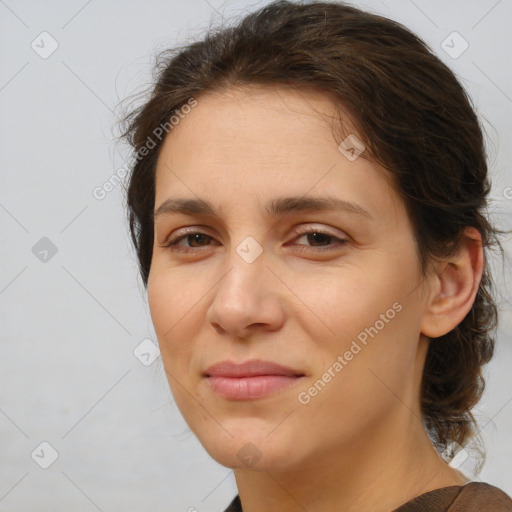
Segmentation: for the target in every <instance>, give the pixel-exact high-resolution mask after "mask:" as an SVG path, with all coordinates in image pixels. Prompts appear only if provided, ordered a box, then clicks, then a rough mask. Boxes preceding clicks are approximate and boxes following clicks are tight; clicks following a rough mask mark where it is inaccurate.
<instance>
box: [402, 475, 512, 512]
mask: <svg viewBox="0 0 512 512" xmlns="http://www.w3.org/2000/svg"><path fill="white" fill-rule="evenodd" d="M482 510H485V511H486V512H512V499H511V498H510V496H508V495H507V494H505V493H504V492H503V491H502V490H501V489H498V488H497V487H494V486H492V485H489V484H486V483H484V482H469V483H468V484H466V485H462V486H457V485H455V486H451V487H443V488H442V489H436V490H434V491H430V492H427V493H425V494H422V495H421V496H418V497H417V498H414V499H413V500H411V501H408V502H407V503H405V504H404V505H402V506H401V507H399V508H397V509H395V510H394V511H393V512H420V511H421V512H481V511H482Z"/></svg>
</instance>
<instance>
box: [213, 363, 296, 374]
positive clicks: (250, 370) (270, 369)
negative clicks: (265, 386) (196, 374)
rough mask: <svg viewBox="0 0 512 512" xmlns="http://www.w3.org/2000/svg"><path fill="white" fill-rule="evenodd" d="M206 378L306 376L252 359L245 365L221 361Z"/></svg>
mask: <svg viewBox="0 0 512 512" xmlns="http://www.w3.org/2000/svg"><path fill="white" fill-rule="evenodd" d="M204 375H205V376H206V377H211V376H213V377H255V376H257V375H285V376H287V377H300V376H303V375H304V374H303V373H302V372H300V371H298V370H294V369H293V368H289V367H287V366H283V365H280V364H277V363H273V362H271V361H263V360H261V359H252V360H250V361H245V362H243V363H235V362H232V361H220V362H219V363H215V364H214V365H212V366H210V367H209V368H208V369H207V370H206V371H205V372H204Z"/></svg>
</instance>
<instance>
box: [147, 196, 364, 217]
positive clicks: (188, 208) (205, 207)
mask: <svg viewBox="0 0 512 512" xmlns="http://www.w3.org/2000/svg"><path fill="white" fill-rule="evenodd" d="M327 210H331V211H343V212H348V213H356V214H359V215H363V216H365V217H368V218H370V219H371V218H372V216H371V215H370V213H369V212H368V211H367V210H365V209H364V208H363V207H362V206H360V205H358V204H356V203H352V202H350V201H345V200H343V199H340V198H338V197H335V196H320V197H314V196H292V197H278V198H276V199H272V200H270V201H269V202H268V203H267V204H266V206H265V211H266V213H267V215H268V216H270V217H277V216H279V215H284V214H287V213H291V212H303V211H327ZM173 213H183V214H185V215H210V216H214V217H218V213H217V211H216V209H215V207H214V206H213V204H212V203H210V202H209V201H205V200H204V199H195V198H183V199H174V198H169V199H166V200H165V201H164V202H163V203H162V204H161V205H160V206H159V207H158V208H157V210H156V211H155V212H153V215H154V219H156V218H157V217H159V216H162V215H168V214H173Z"/></svg>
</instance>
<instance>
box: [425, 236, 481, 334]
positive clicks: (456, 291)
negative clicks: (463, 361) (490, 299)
mask: <svg viewBox="0 0 512 512" xmlns="http://www.w3.org/2000/svg"><path fill="white" fill-rule="evenodd" d="M483 267H484V254H483V248H482V237H481V235H480V233H479V232H478V230H477V229H475V228H472V227H468V228H466V230H465V231H464V234H463V236H462V238H461V241H460V243H459V246H458V247H457V250H456V251H455V252H454V253H453V254H452V255H451V256H449V257H448V258H446V259H444V260H443V261H442V262H439V263H438V264H437V265H436V275H435V276H433V277H432V279H433V286H432V287H431V292H430V295H429V297H428V301H429V302H428V304H427V309H426V312H425V315H424V317H423V321H422V325H421V332H422V334H424V335H425V336H428V337H429V338H438V337H439V336H443V335H444V334H447V333H448V332H450V331H451V330H452V329H454V328H455V327H456V326H457V325H459V324H460V323H461V322H462V320H463V319H464V317H465V316H466V315H467V314H468V312H469V311H470V310H471V307H472V306H473V303H474V301H475V297H476V294H477V292H478V288H479V285H480V281H481V279H482V272H483Z"/></svg>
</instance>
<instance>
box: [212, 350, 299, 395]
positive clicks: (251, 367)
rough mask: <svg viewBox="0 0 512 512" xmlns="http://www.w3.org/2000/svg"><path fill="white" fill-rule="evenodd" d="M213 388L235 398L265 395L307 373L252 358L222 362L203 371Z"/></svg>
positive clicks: (288, 384)
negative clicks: (234, 361) (242, 361)
mask: <svg viewBox="0 0 512 512" xmlns="http://www.w3.org/2000/svg"><path fill="white" fill-rule="evenodd" d="M204 376H205V377H206V379H207V380H208V382H209V384H210V386H211V388H212V390H213V391H214V392H216V393H217V394H219V395H221V396H222V397H224V398H228V399H232V400H252V399H255V398H262V397H264V396H266V395H268V394H270V393H272V392H274V391H277V390H280V389H283V388H286V387H288V386H290V385H291V384H294V383H295V382H297V380H299V379H300V378H301V377H304V374H303V373H301V372H299V371H297V370H294V369H292V368H288V367H286V366H282V365H279V364H276V363H272V362H269V361H262V360H251V361H246V362H245V363H241V364H236V363H233V362H231V361H222V362H220V363H217V364H214V365H213V366H210V367H209V368H208V369H207V370H206V371H205V373H204Z"/></svg>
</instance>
